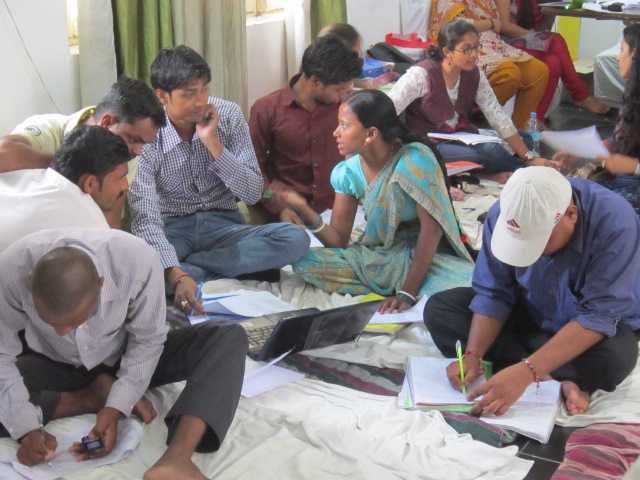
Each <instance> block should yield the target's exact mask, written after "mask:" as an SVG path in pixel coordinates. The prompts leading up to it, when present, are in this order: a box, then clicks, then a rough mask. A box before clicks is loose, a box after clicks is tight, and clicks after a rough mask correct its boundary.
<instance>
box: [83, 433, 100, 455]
mask: <svg viewBox="0 0 640 480" xmlns="http://www.w3.org/2000/svg"><path fill="white" fill-rule="evenodd" d="M81 442H82V448H83V449H84V451H85V453H86V454H87V455H88V456H89V457H92V456H93V455H95V454H96V453H99V452H100V451H101V450H103V449H104V445H103V444H102V440H100V439H99V438H90V437H89V436H86V437H82V440H81Z"/></svg>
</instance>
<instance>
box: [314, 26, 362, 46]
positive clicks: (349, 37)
mask: <svg viewBox="0 0 640 480" xmlns="http://www.w3.org/2000/svg"><path fill="white" fill-rule="evenodd" d="M326 35H335V36H336V37H338V38H339V39H340V40H342V41H343V42H344V43H346V44H347V46H348V47H349V48H351V49H354V48H355V47H356V45H358V42H360V41H361V40H362V37H361V36H360V34H359V33H358V31H357V30H356V29H355V27H354V26H353V25H350V24H348V23H330V24H329V25H327V26H326V27H323V28H322V30H320V32H319V33H318V38H321V37H324V36H326Z"/></svg>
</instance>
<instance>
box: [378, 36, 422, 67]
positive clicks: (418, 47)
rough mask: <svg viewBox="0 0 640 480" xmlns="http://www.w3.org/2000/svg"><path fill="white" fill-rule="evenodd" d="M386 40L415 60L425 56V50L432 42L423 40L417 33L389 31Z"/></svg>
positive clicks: (417, 60)
mask: <svg viewBox="0 0 640 480" xmlns="http://www.w3.org/2000/svg"><path fill="white" fill-rule="evenodd" d="M384 41H385V42H386V43H388V44H389V45H393V46H394V47H396V48H397V49H398V50H400V51H401V52H402V53H404V54H405V55H407V56H409V57H411V59H412V60H413V61H414V62H419V61H420V60H423V59H424V57H425V50H426V49H427V48H429V47H430V46H431V42H428V41H426V40H423V39H422V38H421V37H420V36H419V35H418V34H417V33H410V34H409V35H400V34H398V33H387V35H385V37H384Z"/></svg>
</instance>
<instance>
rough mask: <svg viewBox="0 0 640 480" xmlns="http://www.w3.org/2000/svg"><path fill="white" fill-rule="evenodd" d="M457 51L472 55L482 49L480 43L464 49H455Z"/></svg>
mask: <svg viewBox="0 0 640 480" xmlns="http://www.w3.org/2000/svg"><path fill="white" fill-rule="evenodd" d="M454 50H455V51H456V52H460V53H464V54H465V55H471V54H473V53H478V51H479V50H480V45H474V46H468V47H464V48H463V49H462V50H458V49H457V48H455V49H454Z"/></svg>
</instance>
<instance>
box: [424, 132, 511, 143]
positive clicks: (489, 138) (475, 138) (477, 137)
mask: <svg viewBox="0 0 640 480" xmlns="http://www.w3.org/2000/svg"><path fill="white" fill-rule="evenodd" d="M429 137H430V138H437V139H439V140H450V141H454V142H462V143H464V144H465V145H478V144H480V143H502V139H501V138H500V137H495V136H493V135H481V134H479V133H468V132H457V133H438V132H430V133H429Z"/></svg>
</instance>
